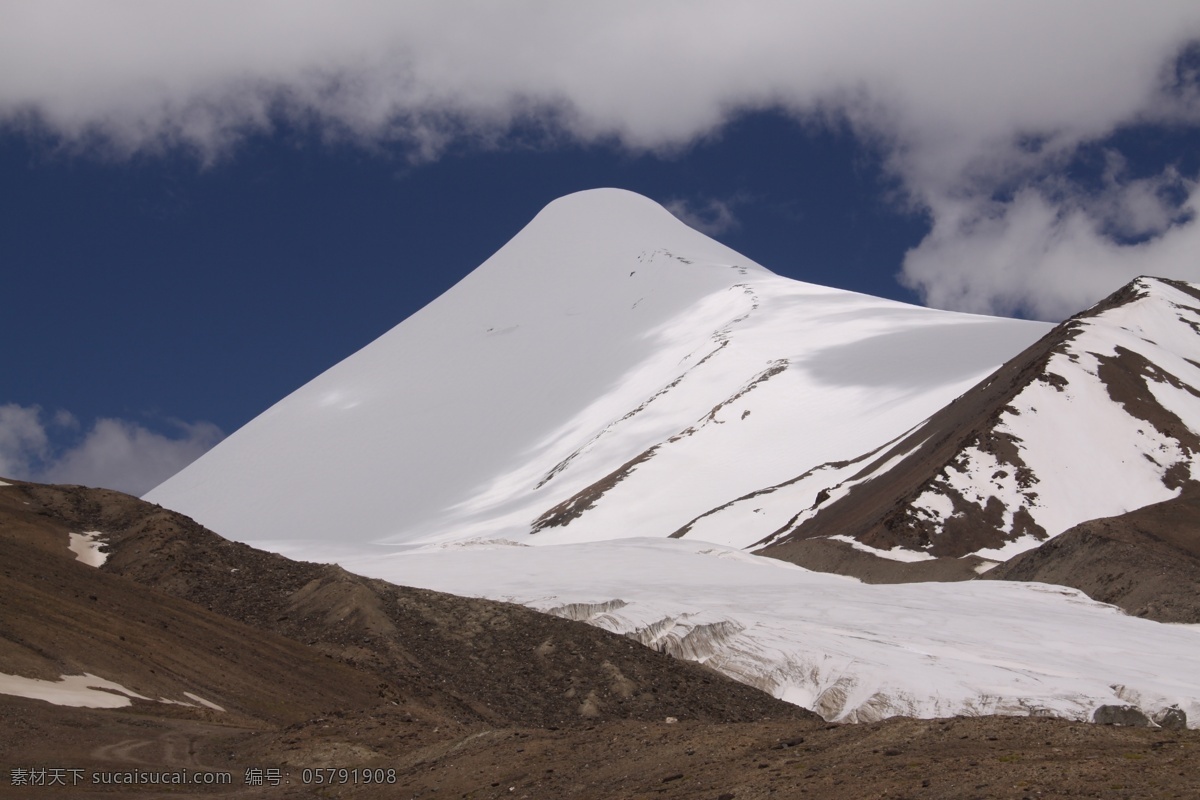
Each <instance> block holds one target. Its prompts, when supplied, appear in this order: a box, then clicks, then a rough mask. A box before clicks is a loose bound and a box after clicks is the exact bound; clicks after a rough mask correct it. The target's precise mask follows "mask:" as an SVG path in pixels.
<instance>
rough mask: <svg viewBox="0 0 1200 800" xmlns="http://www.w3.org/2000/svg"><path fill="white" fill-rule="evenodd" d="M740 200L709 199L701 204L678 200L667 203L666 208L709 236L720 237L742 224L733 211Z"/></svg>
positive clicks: (682, 220) (685, 222)
mask: <svg viewBox="0 0 1200 800" xmlns="http://www.w3.org/2000/svg"><path fill="white" fill-rule="evenodd" d="M738 202H739V201H738V200H737V199H734V200H718V199H716V198H709V199H708V200H703V201H700V202H696V203H693V202H691V201H688V200H685V199H680V198H676V199H674V200H670V201H668V202H667V203H666V208H667V210H668V211H670V212H671V213H672V214H674V215H675V216H676V218H678V219H679V220H680V221H681V222H683V223H684V224H686V225H690V226H691V227H693V228H695V229H696V230H698V231H700V232H701V233H703V234H707V235H708V236H720V235H721V234H722V233H727V232H729V231H731V230H734V229H736V228H737V227H738V226H739V225H740V224H741V223H740V222H739V220H738V218H737V217H736V216H735V215H734V213H733V209H734V207H735V206H736V205H737V204H738Z"/></svg>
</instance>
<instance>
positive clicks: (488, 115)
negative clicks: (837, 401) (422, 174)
mask: <svg viewBox="0 0 1200 800" xmlns="http://www.w3.org/2000/svg"><path fill="white" fill-rule="evenodd" d="M1198 38H1200V4H1197V3H1195V2H1194V0H1159V2H1155V3H1153V4H1151V5H1150V6H1146V5H1144V4H1142V5H1139V4H1133V3H1128V2H1124V0H1061V1H1060V2H1054V3H1045V2H1041V1H1040V0H1039V1H1038V2H1031V1H1030V0H1010V1H1009V2H1003V3H999V2H997V3H986V4H985V3H964V2H959V0H925V2H912V3H878V2H865V1H860V2H854V1H853V0H849V1H848V0H837V1H836V2H835V1H834V0H828V1H827V2H806V3H796V2H793V1H792V0H758V1H757V2H743V3H736V4H735V3H729V2H723V1H722V2H718V1H717V0H663V1H662V2H656V3H642V2H636V1H635V0H607V1H606V2H604V3H598V2H591V3H588V2H576V3H563V2H555V1H554V0H514V1H513V2H506V3H495V2H485V1H484V0H475V1H474V2H469V1H467V0H462V1H460V2H452V1H451V0H437V2H405V3H394V2H390V1H388V0H343V2H340V3H337V4H333V3H325V2H317V0H203V1H202V2H201V1H200V0H193V1H192V2H176V3H159V2H153V1H152V0H109V2H105V3H96V2H92V0H26V1H24V2H22V0H9V2H6V3H4V4H3V5H0V76H3V78H2V79H0V120H6V121H7V122H8V123H9V124H10V125H16V126H24V127H29V128H31V129H36V130H46V129H48V130H50V131H52V132H54V133H55V134H57V135H58V136H59V137H62V139H63V140H64V141H65V142H66V143H67V144H68V145H75V146H81V147H82V146H89V145H95V144H97V143H99V144H101V145H103V146H104V147H105V148H107V149H109V150H110V151H113V152H117V153H128V152H131V151H134V150H138V149H145V148H150V149H155V148H162V147H170V146H185V147H190V148H193V149H195V150H196V151H197V152H198V153H199V154H201V156H202V157H204V158H214V157H217V156H219V155H220V154H221V153H222V152H224V151H225V150H227V149H228V148H230V147H231V146H232V145H233V144H235V143H236V142H237V141H238V140H239V138H241V137H242V136H244V135H245V134H246V133H247V132H250V131H255V130H266V129H269V128H270V127H271V126H272V125H273V124H274V122H276V121H277V120H279V119H280V118H289V119H291V120H292V121H295V122H300V123H303V124H311V125H313V126H315V128H316V129H317V130H318V131H319V132H320V133H321V134H322V135H324V136H327V137H347V138H350V139H356V140H360V141H363V142H367V143H370V142H379V141H390V142H399V143H403V144H407V145H408V146H409V147H410V149H411V152H412V153H413V155H414V157H417V158H433V157H436V156H437V154H438V153H439V151H440V150H441V149H442V148H444V147H445V146H446V145H447V144H448V143H449V142H452V141H455V140H460V139H464V138H465V139H471V140H475V141H477V142H481V143H489V142H495V141H496V140H497V139H498V138H499V137H502V135H503V133H504V131H505V130H506V129H507V128H508V126H510V125H511V124H512V123H513V122H514V121H516V120H524V121H528V120H531V119H532V120H537V121H539V122H540V123H541V124H542V125H544V126H547V127H548V128H549V129H550V131H551V132H552V133H555V134H557V135H566V136H571V137H575V138H578V139H581V140H586V141H596V140H605V141H616V142H619V143H621V144H623V145H624V146H626V147H630V148H635V149H646V148H649V149H664V150H670V149H672V148H678V147H680V146H683V145H686V144H687V143H689V142H691V141H694V140H696V139H697V138H698V137H703V136H707V135H711V134H713V133H714V132H715V131H717V130H718V129H719V127H720V126H721V124H722V123H723V122H724V121H726V120H727V119H729V118H730V117H731V116H733V115H736V114H737V113H739V112H740V111H743V110H747V109H755V108H763V107H779V108H783V109H785V110H788V111H789V112H791V113H794V114H796V115H797V116H800V117H803V118H808V119H831V118H832V119H837V120H844V121H847V122H849V123H850V124H851V126H852V127H853V129H854V130H855V131H856V132H857V133H858V134H859V135H861V136H863V137H865V138H869V139H871V140H872V141H873V142H874V143H875V144H876V145H877V146H879V147H881V148H882V149H883V150H884V152H885V153H886V154H887V158H888V164H889V167H890V169H891V170H892V171H893V172H894V173H895V175H896V176H897V177H898V178H899V179H900V181H901V183H902V185H903V187H904V189H905V191H906V193H907V196H908V198H909V199H910V201H911V202H912V203H913V204H914V206H915V207H917V208H920V209H923V210H926V211H927V212H928V213H929V214H930V215H931V217H932V219H933V221H934V224H935V232H934V235H933V237H932V238H931V240H930V241H929V242H927V243H926V244H925V245H923V246H922V247H923V249H922V250H920V251H918V253H916V254H914V256H913V257H911V258H910V260H909V262H907V263H906V265H905V276H906V278H905V280H906V281H907V282H909V283H910V284H911V285H914V286H918V287H920V288H921V289H922V290H923V291H926V292H927V296H928V298H929V300H930V302H933V303H944V302H947V301H946V299H945V298H951V299H953V298H956V297H962V298H964V300H965V301H966V302H968V303H969V304H971V307H978V308H979V309H981V310H996V309H1000V308H1005V307H1012V306H1011V304H1012V303H1013V302H1014V301H1015V300H1016V298H1020V297H1023V296H1025V295H1026V294H1038V295H1039V296H1042V295H1044V294H1045V293H1048V292H1058V295H1057V299H1056V300H1055V301H1053V302H1050V301H1046V302H1041V301H1039V305H1038V307H1039V308H1045V307H1050V306H1054V307H1059V306H1062V307H1066V306H1067V305H1069V303H1070V302H1074V300H1073V299H1072V298H1074V297H1076V296H1080V297H1082V296H1087V297H1092V298H1094V297H1096V296H1099V295H1101V294H1104V293H1105V292H1107V291H1109V290H1110V289H1111V288H1114V287H1113V286H1112V281H1113V280H1117V282H1118V283H1119V282H1120V280H1119V278H1118V277H1117V276H1118V273H1120V274H1121V275H1124V272H1123V271H1122V270H1124V269H1125V267H1128V266H1129V265H1130V264H1131V263H1132V262H1133V261H1135V260H1136V258H1134V256H1136V255H1137V254H1139V253H1140V252H1142V251H1140V250H1138V249H1136V248H1135V249H1133V250H1124V251H1119V250H1117V251H1112V252H1109V253H1108V255H1109V256H1111V258H1110V262H1111V264H1110V268H1108V269H1107V270H1106V269H1099V270H1095V271H1091V270H1087V269H1082V268H1081V269H1074V268H1072V269H1069V270H1068V271H1067V272H1066V273H1060V272H1057V271H1056V270H1059V269H1062V266H1061V264H1060V261H1058V260H1057V259H1054V258H1048V259H1044V260H1043V261H1041V262H1039V263H1031V264H1025V265H1022V266H1020V268H1016V267H1013V266H1011V265H1010V266H1009V267H1005V268H1003V269H998V271H997V272H996V273H995V274H993V275H992V276H990V278H988V280H985V281H984V282H983V285H984V286H990V287H991V290H990V293H984V292H982V291H981V290H974V289H973V290H971V291H967V292H964V291H962V290H961V287H958V285H957V282H958V281H960V280H961V279H962V276H961V275H959V274H958V272H957V271H956V270H964V269H969V265H957V266H956V267H942V268H939V267H938V266H937V264H938V263H939V262H938V259H937V258H935V257H934V256H937V255H938V254H943V255H945V254H951V253H961V254H963V255H977V254H980V253H982V255H983V256H985V261H988V262H996V263H1001V262H1004V263H1006V262H1005V259H1007V258H1008V257H1009V256H1010V255H1011V254H1012V248H1013V247H1014V245H1015V243H1014V242H1013V241H1012V236H1014V235H1016V234H1017V233H1020V232H1022V231H1025V230H1026V229H1027V228H1028V226H1029V225H1030V224H1031V222H1032V220H1031V217H1032V216H1036V215H1037V214H1038V213H1051V212H1052V214H1053V215H1054V216H1055V218H1056V219H1059V223H1058V225H1057V227H1056V226H1050V228H1047V227H1046V225H1047V224H1048V223H1046V224H1043V225H1042V226H1041V227H1040V228H1037V229H1038V230H1042V231H1043V232H1045V231H1047V230H1056V231H1059V232H1060V233H1066V234H1069V235H1070V236H1071V237H1074V238H1075V239H1076V240H1077V241H1078V242H1082V241H1083V238H1082V237H1083V234H1082V233H1079V232H1077V231H1076V230H1075V229H1076V228H1078V230H1079V231H1082V230H1085V229H1088V228H1094V229H1095V231H1096V235H1097V236H1098V237H1099V239H1097V240H1096V241H1095V242H1094V243H1093V244H1095V245H1097V246H1099V245H1102V244H1104V242H1105V241H1106V240H1107V237H1108V236H1109V234H1112V233H1119V231H1118V230H1117V229H1114V228H1112V227H1111V222H1112V220H1113V219H1114V215H1113V214H1112V213H1107V214H1106V212H1104V211H1103V210H1102V209H1101V208H1100V205H1102V204H1100V205H1097V204H1093V205H1091V206H1088V205H1087V204H1085V203H1081V202H1078V199H1077V198H1076V199H1075V200H1074V201H1069V202H1066V203H1065V204H1064V205H1060V198H1056V197H1055V196H1054V194H1053V193H1048V192H1046V191H1043V189H1044V188H1045V184H1044V178H1045V176H1046V175H1047V174H1051V173H1053V172H1054V171H1055V170H1057V169H1059V168H1060V167H1061V166H1062V164H1063V163H1064V161H1065V159H1067V158H1068V157H1069V156H1070V154H1071V153H1072V152H1074V150H1075V148H1076V147H1077V146H1078V145H1079V144H1080V143H1081V142H1087V141H1094V140H1097V139H1102V138H1103V137H1105V136H1106V135H1107V134H1109V133H1111V132H1112V131H1113V130H1114V129H1115V128H1116V127H1118V126H1120V125H1125V124H1131V123H1138V122H1146V121H1172V122H1175V123H1180V124H1187V125H1196V124H1197V123H1198V122H1200V88H1198V86H1197V84H1196V77H1197V76H1196V75H1195V74H1192V73H1194V72H1195V70H1194V69H1193V68H1192V67H1191V66H1189V65H1186V64H1185V65H1184V66H1183V67H1182V68H1178V69H1177V68H1176V66H1175V65H1176V63H1177V62H1176V61H1175V59H1176V57H1177V56H1178V55H1179V54H1180V53H1181V52H1182V51H1183V49H1184V48H1185V47H1186V46H1187V45H1188V44H1189V43H1190V42H1193V41H1195V40H1197V39H1198ZM1189 70H1190V72H1189ZM1030 142H1037V143H1038V146H1036V147H1031V146H1030V145H1029V143H1030ZM1026 184H1029V185H1033V186H1037V187H1040V188H1039V189H1038V191H1039V193H1040V195H1041V199H1040V200H1039V201H1038V202H1039V203H1044V204H1047V206H1046V208H1041V209H1039V207H1038V203H1035V202H1033V200H1032V199H1031V196H1030V195H1028V194H1022V193H1021V192H1020V191H1014V192H1010V194H1012V196H1013V200H1012V201H1011V202H1010V203H1008V204H1007V205H1005V204H1001V207H997V206H996V204H995V202H994V200H993V199H992V198H993V196H994V195H995V193H996V190H997V189H999V188H1008V189H1013V188H1016V189H1018V190H1019V189H1020V188H1021V187H1022V186H1024V185H1026ZM1141 188H1142V189H1144V190H1145V191H1141V193H1140V194H1139V189H1138V188H1137V187H1133V186H1128V187H1125V188H1120V189H1118V190H1115V191H1116V195H1117V196H1119V197H1120V202H1122V203H1124V204H1125V208H1124V211H1123V213H1127V214H1129V215H1132V216H1129V217H1128V219H1130V220H1131V223H1130V224H1131V225H1132V226H1133V227H1134V228H1139V227H1140V228H1142V229H1144V230H1145V231H1148V232H1151V233H1152V234H1153V233H1154V232H1155V231H1157V232H1161V233H1162V234H1163V235H1164V236H1167V235H1179V234H1180V233H1181V232H1182V230H1184V229H1187V228H1189V227H1190V225H1191V224H1193V223H1186V222H1182V223H1180V222H1175V223H1170V224H1168V223H1169V222H1170V220H1169V219H1168V218H1171V217H1172V209H1171V208H1169V207H1167V206H1163V205H1162V204H1161V203H1158V204H1156V201H1155V197H1156V195H1155V193H1154V191H1153V187H1151V186H1144V187H1141ZM1018 197H1020V200H1019V201H1018V199H1017V198H1018ZM1114 202H1115V201H1114ZM1121 218H1125V217H1121ZM1064 219H1066V220H1074V221H1073V222H1071V223H1070V224H1069V225H1067V226H1066V227H1063V220H1064ZM981 220H982V221H981ZM989 220H990V221H992V222H996V220H999V221H1000V222H1002V223H1003V224H1002V225H1001V227H1003V228H1004V229H1005V230H1007V231H1008V233H1007V234H1005V235H1001V231H999V230H997V229H996V224H999V223H996V224H990V223H989V222H988V221H989ZM1106 220H1107V222H1106ZM1164 225H1166V227H1164ZM1106 226H1107V227H1106ZM1035 227H1036V226H1035ZM1118 227H1119V226H1118ZM976 230H978V231H980V232H981V233H982V235H983V238H981V239H979V240H978V241H975V240H972V239H971V238H970V237H971V235H972V234H971V232H972V231H976ZM964 237H965V238H964ZM989 243H993V244H995V245H996V246H998V247H1000V248H1001V251H999V252H990V251H987V250H986V246H987V245H988V244H989ZM1023 247H1024V251H1025V253H1026V255H1027V256H1029V257H1034V258H1036V257H1038V256H1039V254H1042V255H1045V254H1053V253H1056V252H1061V253H1066V252H1068V250H1060V249H1058V248H1056V247H1054V246H1052V245H1050V244H1046V243H1043V244H1041V245H1036V243H1029V242H1027V243H1025V245H1024V246H1023ZM1018 249H1020V248H1018ZM1118 265H1120V266H1118ZM1135 271H1145V270H1135ZM1006 279H1007V282H1006ZM1031 282H1032V283H1031ZM1064 284H1071V285H1072V286H1074V287H1076V288H1077V289H1079V290H1080V291H1074V290H1072V291H1071V292H1066V293H1063V292H1061V291H1060V290H1059V289H1058V288H1056V287H1060V286H1062V285H1064ZM939 298H940V299H939ZM1022 302H1024V301H1023V300H1022V301H1018V307H1024V306H1021V305H1020V303H1022ZM1047 303H1048V304H1049V305H1047ZM1027 310H1028V309H1027ZM1037 313H1043V312H1037Z"/></svg>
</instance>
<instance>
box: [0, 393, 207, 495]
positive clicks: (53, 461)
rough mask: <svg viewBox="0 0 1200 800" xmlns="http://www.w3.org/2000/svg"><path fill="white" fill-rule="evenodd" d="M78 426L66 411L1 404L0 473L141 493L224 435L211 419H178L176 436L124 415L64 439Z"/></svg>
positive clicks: (158, 482)
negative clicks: (124, 418) (122, 417)
mask: <svg viewBox="0 0 1200 800" xmlns="http://www.w3.org/2000/svg"><path fill="white" fill-rule="evenodd" d="M79 427H80V426H79V422H78V420H76V419H75V417H74V416H73V415H72V414H70V413H69V412H66V411H58V412H55V413H54V414H52V415H50V416H49V419H48V420H45V415H44V414H43V412H42V410H41V409H40V408H38V407H36V406H29V407H25V406H20V405H16V404H12V403H10V404H7V405H2V406H0V475H3V476H5V477H9V478H16V479H18V480H30V481H38V482H44V483H73V484H81V485H84V486H100V487H104V488H107V489H116V490H118V491H122V492H127V493H129V494H133V495H142V494H145V493H146V492H148V491H149V490H150V489H152V488H154V487H155V486H157V485H158V484H160V483H162V482H163V481H164V480H166V479H167V478H169V477H171V476H172V475H174V474H175V473H176V472H178V471H179V470H181V469H183V468H184V467H185V466H187V465H188V464H190V463H191V462H192V461H195V460H196V459H197V458H199V457H200V456H201V455H203V454H204V453H205V452H206V451H208V450H209V449H210V448H212V447H213V445H215V444H217V442H219V441H221V439H222V438H223V436H224V435H223V434H222V432H221V431H220V429H219V428H217V426H215V425H213V424H212V423H208V422H198V423H184V422H176V423H174V427H175V428H176V429H177V431H178V435H177V436H174V437H172V436H164V435H163V434H161V433H156V432H154V431H151V430H149V429H147V428H145V427H143V426H141V425H138V424H136V423H133V422H129V421H126V420H118V419H104V418H102V419H98V420H96V422H95V424H94V425H92V427H91V428H90V429H89V430H88V431H87V432H86V434H84V435H83V436H82V438H79V437H77V436H76V437H72V438H73V439H74V440H73V441H69V442H65V443H64V440H66V439H67V438H68V434H70V433H71V432H72V431H75V430H77V429H78V428H79Z"/></svg>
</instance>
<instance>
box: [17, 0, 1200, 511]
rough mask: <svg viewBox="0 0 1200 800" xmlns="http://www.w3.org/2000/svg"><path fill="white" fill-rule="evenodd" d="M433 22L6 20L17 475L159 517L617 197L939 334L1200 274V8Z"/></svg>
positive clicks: (130, 9) (462, 17)
mask: <svg viewBox="0 0 1200 800" xmlns="http://www.w3.org/2000/svg"><path fill="white" fill-rule="evenodd" d="M402 5H403V7H401V4H390V3H375V2H370V0H354V1H353V2H348V3H344V4H338V6H337V9H338V10H337V11H336V12H335V11H334V10H333V9H334V6H333V5H329V4H319V3H305V2H295V3H284V4H281V3H273V2H240V3H232V2H223V1H222V0H215V1H214V2H208V3H186V2H185V3H179V4H170V6H169V8H168V6H165V5H161V4H153V3H142V2H136V1H135V0H110V2H104V3H83V2H69V1H68V0H39V2H21V1H20V0H18V1H17V2H5V3H0V265H2V270H3V281H4V286H5V294H6V297H7V299H8V301H9V302H8V303H6V310H5V313H4V315H3V316H0V337H2V338H3V341H4V342H5V357H4V363H5V370H4V373H3V374H4V376H5V379H4V380H3V381H2V382H0V475H7V476H9V477H18V478H33V479H43V480H66V481H72V482H81V483H89V484H93V485H108V486H113V487H115V488H121V489H125V490H128V491H134V492H141V491H145V490H147V489H149V488H150V487H151V486H153V485H154V484H155V483H157V482H158V481H159V480H161V479H163V478H165V477H167V476H168V475H169V474H170V473H171V472H172V471H174V470H176V469H178V468H179V467H181V466H183V465H184V464H185V463H186V462H187V461H188V460H190V459H191V458H194V457H196V456H197V455H199V454H200V453H202V452H203V451H204V450H205V449H206V448H207V447H210V446H212V445H213V444H214V443H215V442H217V441H219V439H220V438H221V436H222V435H225V434H228V433H230V432H232V431H233V430H236V429H237V428H238V427H239V426H241V425H243V424H244V423H245V422H247V421H248V420H249V419H251V418H252V417H253V416H254V415H256V414H257V413H259V412H261V411H262V410H264V409H265V408H266V407H267V406H269V405H270V404H271V403H273V402H274V401H276V400H278V399H280V398H281V397H283V396H284V395H285V394H287V393H288V392H289V391H291V390H292V389H294V388H296V387H298V386H299V385H301V384H302V383H304V382H305V381H306V380H308V379H309V378H311V377H313V376H315V375H316V374H318V373H319V372H321V371H322V370H324V369H326V368H327V367H329V366H331V365H333V364H334V363H336V362H337V361H338V360H340V359H341V358H344V357H345V356H347V355H349V354H350V353H352V352H354V351H355V350H357V349H358V348H360V347H362V346H363V345H365V344H367V343H368V342H369V341H371V340H372V339H373V338H375V337H376V336H378V335H380V334H381V333H383V332H384V331H386V330H388V329H389V328H391V327H392V326H394V325H395V324H397V323H399V322H400V321H401V320H403V319H404V318H405V317H406V316H408V315H409V314H411V313H412V312H414V311H415V310H417V309H418V308H420V307H421V306H422V305H424V304H425V303H427V302H428V301H430V300H431V299H433V298H434V297H436V296H437V295H438V294H439V293H440V292H442V291H444V290H445V289H446V288H448V287H449V286H451V285H452V284H453V283H454V282H455V281H457V280H458V279H459V278H461V277H462V276H463V275H464V274H466V273H467V272H468V271H470V270H471V269H473V268H474V267H475V266H477V265H478V264H479V263H480V262H482V261H483V260H484V259H485V258H487V256H488V255H490V254H491V253H492V252H494V251H495V250H496V249H497V248H498V247H500V246H501V245H502V244H503V243H504V242H505V241H506V240H507V239H508V238H509V237H511V236H512V235H513V234H514V233H515V232H516V231H517V230H519V229H520V227H521V226H522V225H524V224H525V223H526V222H527V221H528V220H529V219H530V218H531V217H532V216H533V215H534V214H535V213H537V211H538V210H539V209H540V208H541V207H542V206H544V205H545V204H546V203H547V202H549V201H550V200H552V199H554V198H555V197H558V196H561V195H563V194H566V193H568V192H572V191H576V190H580V189H586V188H592V187H596V186H620V187H623V188H627V189H631V190H634V191H637V192H641V193H642V194H645V195H648V196H649V197H652V198H653V199H655V200H657V201H659V202H661V203H663V204H664V205H667V206H668V207H669V208H671V209H672V210H673V211H675V212H676V214H677V216H680V217H681V218H682V219H685V220H686V221H688V222H689V223H690V224H693V225H695V226H697V227H699V228H701V229H702V230H705V231H706V232H708V233H710V235H713V236H715V237H716V238H718V239H720V240H721V241H723V242H725V243H726V244H728V245H730V246H731V247H733V248H734V249H737V250H739V251H741V252H742V253H744V254H745V255H747V256H749V257H750V258H753V259H754V260H756V261H758V262H759V263H761V264H763V265H764V266H767V267H768V268H770V269H772V270H775V271H776V272H779V273H781V274H785V275H789V276H792V277H795V278H799V279H802V280H807V281H811V282H815V283H821V284H826V285H830V286H837V287H841V288H846V289H853V290H856V291H862V292H868V293H871V294H876V295H881V296H886V297H892V298H896V299H900V300H905V301H908V302H918V303H927V304H930V305H934V306H938V307H946V308H955V309H959V310H966V311H973V312H979V313H996V314H1008V315H1022V316H1030V317H1037V318H1042V319H1061V318H1062V317H1064V316H1066V315H1069V314H1070V313H1073V312H1075V311H1078V310H1080V309H1081V308H1083V307H1085V306H1086V305H1087V304H1089V303H1090V302H1093V301H1095V300H1096V299H1099V298H1100V297H1102V296H1104V295H1105V294H1107V293H1108V292H1110V291H1112V290H1113V289H1115V288H1117V287H1119V286H1120V285H1121V284H1123V283H1124V282H1125V281H1127V280H1128V279H1129V278H1132V277H1134V276H1136V275H1138V274H1143V273H1151V274H1162V275H1168V276H1170V277H1179V278H1184V279H1192V280H1200V259H1196V258H1195V256H1194V254H1195V253H1196V252H1200V250H1198V247H1200V227H1197V225H1196V224H1195V222H1194V214H1195V212H1194V205H1195V203H1196V202H1197V201H1198V200H1200V195H1197V194H1196V181H1197V176H1198V174H1200V158H1198V156H1200V148H1198V147H1197V145H1198V144H1200V134H1198V131H1200V83H1198V82H1197V79H1196V68H1197V64H1198V63H1200V57H1198V56H1197V53H1198V52H1200V51H1198V50H1197V49H1196V44H1195V43H1196V42H1197V41H1200V11H1197V10H1193V9H1192V8H1191V4H1188V3H1169V2H1162V3H1158V4H1153V5H1152V6H1150V7H1149V8H1150V10H1149V11H1147V10H1146V9H1145V8H1143V9H1141V10H1135V9H1132V8H1130V9H1126V8H1125V5H1123V4H1120V3H1113V4H1106V3H1087V4H1083V5H1080V4H1077V3H1066V2H1063V3H1059V4H1055V5H1051V6H1046V5H1045V4H1040V5H1039V4H1032V3H1031V4H1024V3H1005V4H996V5H994V6H985V5H982V4H961V3H937V2H926V3H914V4H904V5H903V6H902V8H901V7H900V4H895V6H896V7H895V8H894V7H891V6H882V5H878V4H865V5H856V4H853V3H839V4H822V3H811V4H803V7H801V5H802V4H795V3H775V2H759V3H749V4H738V5H737V6H736V7H735V6H734V5H733V4H720V3H708V2H691V3H679V2H664V3H661V4H656V5H654V6H652V7H651V6H648V5H647V4H634V3H630V4H622V3H606V4H603V5H601V4H588V3H579V4H561V3H559V4H554V3H545V2H512V3H508V4H496V3H491V4H488V3H468V2H462V3H428V4H426V3H411V4H402ZM968 5H969V6H970V8H967V6H968ZM1085 7H1086V9H1087V13H1086V14H1081V13H1080V10H1081V9H1083V8H1085ZM864 10H867V11H869V12H870V13H863V12H864Z"/></svg>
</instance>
